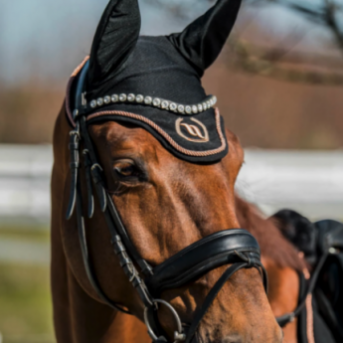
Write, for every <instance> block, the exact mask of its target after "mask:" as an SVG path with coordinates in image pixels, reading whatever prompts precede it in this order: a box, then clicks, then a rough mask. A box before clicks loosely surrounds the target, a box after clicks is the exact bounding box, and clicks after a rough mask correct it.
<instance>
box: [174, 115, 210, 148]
mask: <svg viewBox="0 0 343 343" xmlns="http://www.w3.org/2000/svg"><path fill="white" fill-rule="evenodd" d="M191 121H193V122H194V123H195V124H197V125H193V124H186V123H183V118H179V119H178V120H177V121H176V123H175V127H176V132H177V133H178V135H179V136H181V137H182V138H184V139H186V140H188V141H190V142H195V143H206V142H208V141H209V140H210V139H209V135H208V131H207V128H206V126H205V125H204V124H203V123H202V122H201V121H199V120H197V119H194V118H191Z"/></svg>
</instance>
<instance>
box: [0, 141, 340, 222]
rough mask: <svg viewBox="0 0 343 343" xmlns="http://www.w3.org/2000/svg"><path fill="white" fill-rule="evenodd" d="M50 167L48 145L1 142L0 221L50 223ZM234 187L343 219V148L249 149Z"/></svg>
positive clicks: (268, 207)
mask: <svg viewBox="0 0 343 343" xmlns="http://www.w3.org/2000/svg"><path fill="white" fill-rule="evenodd" d="M51 167H52V148H51V146H49V145H44V146H20V145H0V225H2V224H14V225H21V224H27V225H30V226H32V225H37V224H38V226H45V227H47V224H48V222H49V215H50V195H49V184H50V173H51ZM236 188H237V191H238V193H239V194H241V196H243V197H244V198H246V199H247V200H249V201H251V202H253V203H255V204H257V205H258V206H259V207H260V209H261V210H262V211H263V212H264V213H265V214H266V215H269V214H271V213H273V212H275V211H276V210H278V209H280V208H285V207H288V208H293V209H296V210H299V211H301V212H302V213H303V214H304V215H307V216H309V217H311V218H312V219H319V218H325V217H330V218H336V219H343V151H341V150H338V151H331V152H321V151H319V152H318V151H317V152H309V151H306V152H305V151H279V150H277V151H275V150H274V151H267V150H257V149H256V150H255V149H254V150H253V149H247V150H246V154H245V164H244V166H243V168H242V170H241V172H240V175H239V178H238V181H237V185H236Z"/></svg>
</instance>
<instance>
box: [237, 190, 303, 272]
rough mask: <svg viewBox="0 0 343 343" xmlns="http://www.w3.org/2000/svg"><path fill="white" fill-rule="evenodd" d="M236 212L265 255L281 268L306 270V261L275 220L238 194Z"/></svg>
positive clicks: (242, 224)
mask: <svg viewBox="0 0 343 343" xmlns="http://www.w3.org/2000/svg"><path fill="white" fill-rule="evenodd" d="M236 213H237V218H238V221H239V223H240V226H241V227H242V228H245V229H246V230H248V231H249V232H250V233H251V234H253V235H254V236H255V238H256V239H257V241H258V243H259V245H260V247H261V252H262V255H263V256H264V257H267V258H270V259H272V260H273V261H274V262H275V263H276V264H277V265H278V266H279V267H281V268H285V267H290V268H292V269H295V270H297V271H300V272H301V271H303V270H304V268H305V267H306V265H305V262H304V261H303V260H302V259H301V258H299V256H298V252H297V250H296V249H295V247H294V246H293V245H292V244H291V243H290V242H288V241H287V240H286V239H285V238H284V237H283V235H282V234H281V232H280V230H279V229H278V228H277V227H276V225H275V224H274V222H273V220H271V219H264V218H263V217H262V215H261V214H260V213H259V212H258V210H257V209H256V208H255V207H254V206H253V205H251V204H249V203H247V202H246V201H244V200H242V199H240V198H239V197H238V196H236Z"/></svg>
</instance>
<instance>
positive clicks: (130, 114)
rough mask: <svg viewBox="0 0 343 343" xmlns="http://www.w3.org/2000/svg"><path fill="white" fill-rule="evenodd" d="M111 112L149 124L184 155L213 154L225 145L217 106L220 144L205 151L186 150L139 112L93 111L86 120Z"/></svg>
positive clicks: (221, 149)
mask: <svg viewBox="0 0 343 343" xmlns="http://www.w3.org/2000/svg"><path fill="white" fill-rule="evenodd" d="M113 114H114V115H120V116H123V117H128V118H134V119H137V120H140V121H142V122H144V123H146V124H148V125H150V126H151V127H152V128H153V129H154V130H156V131H157V132H158V133H159V134H160V135H162V136H163V137H164V138H165V139H166V140H167V142H168V143H169V144H170V145H171V146H173V147H174V148H175V149H176V150H178V151H180V152H182V153H183V154H185V155H189V156H197V157H204V156H210V155H214V154H217V153H219V152H221V151H223V150H224V149H225V147H226V141H225V138H224V135H223V132H222V130H221V127H220V114H219V110H218V108H215V116H216V127H217V131H218V134H219V137H220V140H221V143H222V144H221V146H220V147H219V148H217V149H213V150H207V151H192V150H188V149H185V148H183V147H182V146H180V145H179V144H177V143H176V142H175V141H174V140H173V139H172V138H171V137H170V136H169V135H168V134H167V133H166V132H165V131H164V130H162V129H161V128H160V127H159V126H158V125H156V124H155V123H154V122H153V121H152V120H150V119H148V118H145V117H143V116H141V115H139V114H134V113H130V112H124V111H103V112H98V113H94V114H92V115H90V116H88V117H87V121H88V120H91V119H93V118H97V117H103V116H109V115H113Z"/></svg>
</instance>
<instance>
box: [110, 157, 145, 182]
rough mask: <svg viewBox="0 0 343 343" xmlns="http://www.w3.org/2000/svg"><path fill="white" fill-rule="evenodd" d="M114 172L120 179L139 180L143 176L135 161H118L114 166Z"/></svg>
mask: <svg viewBox="0 0 343 343" xmlns="http://www.w3.org/2000/svg"><path fill="white" fill-rule="evenodd" d="M114 171H115V173H116V176H117V177H118V178H119V179H128V178H139V177H140V176H141V175H142V172H141V171H140V169H139V168H138V167H137V166H136V165H135V164H134V162H133V161H127V160H123V161H118V162H117V163H116V164H115V166H114Z"/></svg>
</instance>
